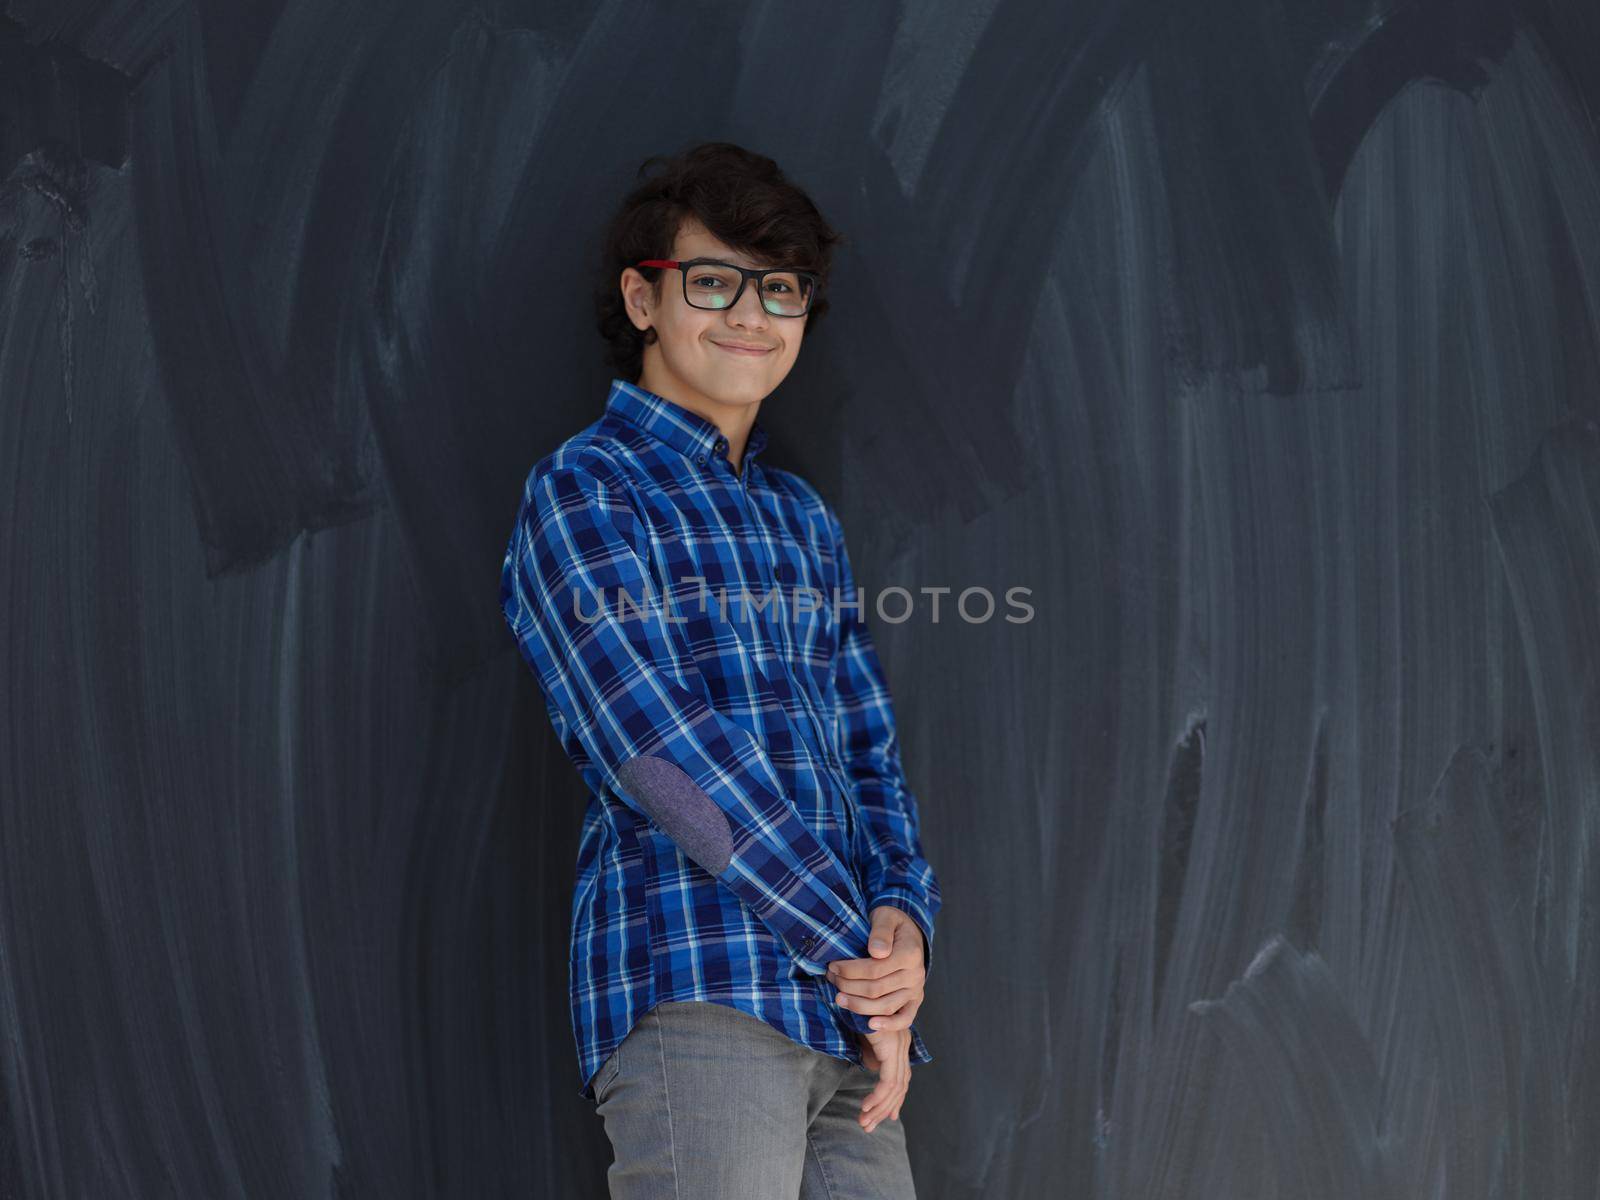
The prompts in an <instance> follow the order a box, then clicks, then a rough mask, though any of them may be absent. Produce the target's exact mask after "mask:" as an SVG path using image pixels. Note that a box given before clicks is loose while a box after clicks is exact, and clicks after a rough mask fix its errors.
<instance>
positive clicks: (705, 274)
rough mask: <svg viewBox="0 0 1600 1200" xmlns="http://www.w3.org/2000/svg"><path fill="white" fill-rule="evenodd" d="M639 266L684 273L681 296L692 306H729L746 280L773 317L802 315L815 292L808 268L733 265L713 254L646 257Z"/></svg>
mask: <svg viewBox="0 0 1600 1200" xmlns="http://www.w3.org/2000/svg"><path fill="white" fill-rule="evenodd" d="M634 265H635V266H640V267H676V268H678V270H679V271H681V272H682V273H683V298H684V300H685V301H686V302H687V303H688V304H689V305H690V306H691V307H693V308H713V309H725V308H732V307H733V306H734V305H735V304H737V303H739V297H740V296H742V295H744V285H745V283H746V282H747V281H749V280H751V279H754V280H755V281H756V291H757V293H758V294H759V295H760V297H761V307H762V308H764V309H766V310H767V311H768V312H769V313H771V314H772V315H773V316H775V317H803V316H805V315H806V313H807V312H808V311H810V308H811V301H812V299H813V298H814V297H815V296H816V294H817V277H816V275H815V274H814V273H813V272H811V271H795V270H790V269H787V268H784V267H767V268H765V269H763V270H759V271H758V270H756V269H755V268H753V267H741V266H736V265H735V264H733V263H729V262H723V261H721V260H720V259H716V258H685V259H676V258H647V259H644V260H643V261H642V262H639V263H636V264H634Z"/></svg>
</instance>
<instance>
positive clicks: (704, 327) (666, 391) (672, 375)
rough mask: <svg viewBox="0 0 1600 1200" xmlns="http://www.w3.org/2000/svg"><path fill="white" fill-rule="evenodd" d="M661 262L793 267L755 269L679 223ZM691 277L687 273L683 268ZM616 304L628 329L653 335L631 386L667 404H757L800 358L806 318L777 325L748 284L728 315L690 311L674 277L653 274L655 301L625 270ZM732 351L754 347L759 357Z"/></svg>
mask: <svg viewBox="0 0 1600 1200" xmlns="http://www.w3.org/2000/svg"><path fill="white" fill-rule="evenodd" d="M667 257H668V258H673V259H677V260H679V261H680V262H681V261H686V260H688V259H691V258H715V259H720V260H721V261H723V262H729V263H735V264H737V265H738V266H741V267H757V268H759V267H766V266H773V267H777V266H799V265H802V264H797V263H758V262H755V261H754V260H752V259H750V258H749V257H748V256H747V255H744V254H740V253H738V252H737V251H735V250H733V249H732V248H731V247H729V246H727V245H726V244H724V243H723V242H720V241H718V240H717V239H716V238H715V237H713V236H712V235H711V234H710V233H708V232H707V231H706V229H705V227H704V226H702V225H701V224H700V223H699V222H698V221H695V220H694V218H692V217H689V218H685V219H684V221H683V222H682V224H681V225H680V226H679V229H678V236H677V238H676V239H675V241H674V242H673V246H672V253H671V254H669V255H667ZM691 269H692V268H691ZM621 286H622V292H623V296H624V298H625V299H626V301H627V305H628V315H629V317H630V318H631V319H632V321H633V323H634V326H635V328H638V329H648V328H650V327H651V326H654V327H655V331H656V338H657V340H656V341H655V342H654V343H652V344H650V345H647V346H646V347H645V348H644V370H643V373H642V374H641V375H640V377H639V383H640V384H641V385H643V386H644V387H646V388H649V389H650V390H651V391H654V392H658V393H660V394H661V395H663V396H666V397H667V398H668V399H670V400H680V401H681V400H688V401H690V402H691V403H693V402H695V401H697V400H698V399H702V398H703V399H704V400H705V401H708V402H710V403H711V404H712V405H730V406H734V407H744V406H747V405H755V404H759V403H761V401H762V400H764V399H766V397H767V396H769V395H771V394H772V392H773V391H774V390H775V389H776V388H777V386H778V385H779V384H780V383H782V382H783V380H784V377H785V376H786V375H788V374H789V370H790V368H792V367H793V366H794V361H795V358H796V356H797V355H798V354H799V353H800V341H801V339H802V338H803V337H804V336H805V330H806V321H807V319H808V317H809V314H808V316H803V317H779V316H774V315H773V314H772V313H769V312H768V311H767V310H766V309H765V308H763V307H762V306H761V297H760V295H759V294H758V292H757V289H756V284H755V281H754V280H750V281H748V282H746V284H745V286H744V293H743V294H742V295H741V296H740V297H739V303H738V304H736V305H734V306H733V307H732V308H724V309H707V308H696V307H694V306H693V305H691V304H690V303H689V302H688V301H686V300H685V299H684V298H683V279H682V275H681V272H679V271H678V270H669V269H663V270H662V271H661V297H660V299H659V300H657V299H656V298H655V297H653V296H652V295H651V292H650V285H649V283H648V282H646V280H645V278H644V276H643V275H642V274H640V273H639V271H638V270H636V269H635V268H633V267H629V268H627V269H626V270H625V271H623V273H622V280H621ZM740 346H755V347H758V348H759V349H760V352H759V353H752V352H746V351H743V350H740V349H738V348H737V347H740Z"/></svg>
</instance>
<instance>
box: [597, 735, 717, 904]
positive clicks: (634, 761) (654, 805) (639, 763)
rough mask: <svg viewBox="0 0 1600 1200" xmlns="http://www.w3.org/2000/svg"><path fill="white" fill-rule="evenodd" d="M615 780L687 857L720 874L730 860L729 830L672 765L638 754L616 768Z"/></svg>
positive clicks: (705, 797) (712, 803) (714, 808)
mask: <svg viewBox="0 0 1600 1200" xmlns="http://www.w3.org/2000/svg"><path fill="white" fill-rule="evenodd" d="M617 780H618V782H620V783H621V784H622V786H623V788H624V789H626V791H627V793H628V795H630V796H632V797H633V798H634V800H635V801H637V802H638V805H639V807H640V808H642V809H644V811H645V812H646V813H647V814H649V816H650V819H651V820H652V821H654V822H655V823H656V824H657V825H659V826H661V831H662V832H663V833H665V834H666V835H667V836H668V837H669V838H671V839H672V840H673V841H674V842H676V843H677V844H678V849H680V850H682V851H683V852H684V854H686V855H688V856H689V858H691V859H693V860H694V861H695V862H697V863H699V864H700V865H701V866H702V867H704V868H705V869H706V870H707V871H709V872H711V874H713V875H721V874H722V872H723V871H724V870H726V869H727V866H728V860H729V859H731V858H732V857H733V830H732V828H730V827H729V825H728V818H727V817H725V816H724V815H723V813H722V810H721V809H720V808H718V807H717V802H716V801H715V800H713V799H712V798H711V797H710V796H708V795H706V794H705V792H703V791H701V790H700V789H699V788H698V787H696V786H695V782H694V780H692V779H690V778H689V776H688V775H687V774H686V773H685V772H684V771H683V770H682V769H681V768H680V767H678V765H677V764H676V763H670V762H668V761H667V760H666V759H664V758H656V757H654V756H653V755H649V754H641V755H639V756H638V757H636V758H630V759H629V760H628V761H627V762H625V763H623V764H622V765H621V766H620V767H618V768H617Z"/></svg>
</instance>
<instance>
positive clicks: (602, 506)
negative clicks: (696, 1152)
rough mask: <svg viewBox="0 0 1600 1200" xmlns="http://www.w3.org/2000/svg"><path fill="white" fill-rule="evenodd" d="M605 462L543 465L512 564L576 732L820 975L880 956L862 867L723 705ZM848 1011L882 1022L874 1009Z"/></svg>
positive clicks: (552, 688)
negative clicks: (819, 831) (852, 870)
mask: <svg viewBox="0 0 1600 1200" xmlns="http://www.w3.org/2000/svg"><path fill="white" fill-rule="evenodd" d="M603 469H604V468H600V469H598V470H591V469H588V468H586V467H584V466H581V465H572V466H561V467H554V468H550V469H547V470H544V471H540V470H538V469H536V470H535V472H534V473H533V474H532V475H530V477H529V480H528V482H527V485H526V487H525V489H524V496H523V501H522V506H521V509H520V510H519V513H518V518H517V526H516V529H515V531H514V533H513V536H512V540H511V544H510V546H509V548H508V550H507V553H506V560H505V564H504V567H503V570H502V582H501V600H502V604H503V606H504V611H505V616H506V620H507V621H508V622H509V623H510V625H511V627H512V630H513V632H514V633H515V634H516V638H517V642H518V645H519V646H520V648H521V650H522V653H523V656H524V657H525V659H526V660H527V661H528V663H529V665H530V666H532V668H533V670H534V673H535V675H536V676H537V677H538V679H539V682H540V685H541V687H542V689H543V690H544V693H545V698H546V701H547V703H548V706H549V710H550V716H551V719H552V721H553V722H554V724H555V726H556V730H557V733H558V734H560V735H561V740H562V744H563V746H565V747H567V751H568V754H569V756H572V757H573V759H574V761H575V762H576V763H577V764H578V765H579V767H580V769H582V768H583V767H584V766H586V765H592V766H593V767H594V768H595V769H596V770H598V772H599V774H600V776H601V778H602V779H603V780H604V782H605V784H606V785H607V786H609V787H610V788H611V789H612V790H613V791H614V792H615V793H616V794H617V795H618V796H619V797H620V798H621V799H622V800H623V801H624V802H626V803H627V804H628V805H629V806H630V807H631V808H633V809H634V811H636V812H639V813H641V814H642V815H644V816H645V817H647V818H649V819H650V820H652V821H654V822H655V823H656V825H657V826H658V827H660V828H661V830H662V831H663V832H664V833H666V834H667V836H669V837H670V838H672V840H673V841H674V842H675V843H677V844H678V846H679V847H680V848H681V849H683V851H684V853H685V854H686V855H687V856H688V857H689V858H691V859H692V860H694V861H695V862H697V863H699V864H700V866H702V867H703V868H705V869H706V870H707V871H709V872H710V873H711V874H712V875H713V876H714V877H715V878H716V879H717V880H718V881H719V882H720V883H722V884H724V885H725V886H727V887H728V888H729V889H731V890H732V891H733V892H734V894H736V895H737V896H738V897H739V898H740V899H741V900H742V901H743V902H744V903H745V904H747V905H748V906H749V907H750V909H751V910H752V911H753V912H754V914H755V915H756V917H757V918H758V919H759V920H761V921H762V923H763V924H765V925H766V926H767V928H769V929H770V930H771V931H772V932H773V933H774V934H776V935H777V936H778V937H779V938H781V939H782V940H783V942H784V943H785V944H786V945H787V946H788V948H789V950H790V953H791V955H792V956H793V957H794V959H795V961H796V962H797V963H798V964H799V965H800V966H801V967H802V968H803V969H804V970H805V971H806V972H807V973H809V974H812V975H818V976H820V975H824V974H825V973H826V970H827V964H828V963H830V962H832V961H834V960H836V959H847V958H865V957H867V936H868V934H869V933H870V932H871V929H870V926H869V925H868V922H867V919H866V917H865V915H864V914H863V912H862V910H861V908H860V893H859V891H858V890H857V889H856V885H855V881H854V880H853V879H851V878H850V876H849V873H848V871H847V868H846V867H845V865H844V864H843V863H842V862H840V860H839V859H838V858H837V857H836V856H835V855H834V853H833V852H832V851H831V850H830V849H829V848H828V847H827V846H826V845H825V844H823V843H822V841H821V840H820V839H819V838H817V837H816V836H815V835H814V834H813V833H812V832H811V830H810V828H809V827H808V826H807V825H806V824H805V822H804V821H803V820H802V819H801V817H800V814H799V812H798V811H797V810H796V809H795V807H794V805H793V804H791V803H790V802H789V800H788V797H787V796H786V794H785V792H784V789H783V785H782V783H781V781H780V779H779V777H778V775H777V773H776V771H775V770H774V768H773V765H772V763H771V761H770V760H769V758H768V756H767V754H766V752H765V750H764V749H763V748H762V746H761V744H760V743H759V742H758V741H757V739H756V738H755V737H754V736H753V735H752V734H751V733H750V732H749V731H748V730H747V729H745V728H744V727H743V726H741V725H739V724H737V723H736V722H734V721H732V720H730V719H729V718H727V717H726V716H724V715H723V714H722V713H720V712H718V711H717V710H716V709H714V708H713V707H712V706H711V704H710V692H709V689H708V687H707V685H706V682H705V678H704V676H703V675H702V674H701V673H700V670H699V668H698V667H697V665H696V664H695V662H694V659H693V655H692V654H691V653H686V652H683V651H680V649H679V646H678V643H677V642H676V641H675V640H674V638H673V637H672V629H673V627H674V626H675V625H677V624H680V623H682V622H683V621H684V620H686V619H687V614H686V613H685V612H684V611H683V610H684V608H685V607H686V606H685V605H684V604H683V603H682V601H681V600H677V599H675V598H673V596H672V595H669V596H663V595H662V590H663V589H661V588H659V587H658V586H657V585H656V584H655V582H654V577H653V575H652V572H651V567H650V535H649V530H648V529H647V528H646V527H645V525H644V524H643V522H642V521H641V520H640V519H639V516H638V514H637V512H636V511H635V509H634V507H633V504H632V502H631V501H630V500H629V498H628V496H627V494H626V493H625V492H624V491H623V490H622V488H621V487H620V486H618V485H616V484H614V483H612V482H609V481H608V480H606V479H605V478H604V477H603V475H602V474H601V472H602V471H603ZM667 582H668V584H669V585H671V584H673V583H674V581H670V580H669V581H667ZM691 582H692V581H691ZM623 593H626V595H624V594H623ZM673 595H675V593H674V594H673ZM574 739H575V742H576V744H574ZM584 760H587V762H585V761H584ZM841 1011H842V1012H843V1013H844V1014H845V1016H846V1018H847V1019H848V1020H850V1022H851V1024H853V1025H854V1026H856V1027H857V1028H860V1029H862V1030H865V1029H866V1028H867V1026H866V1020H867V1018H866V1016H865V1014H854V1013H849V1012H848V1010H841Z"/></svg>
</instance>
